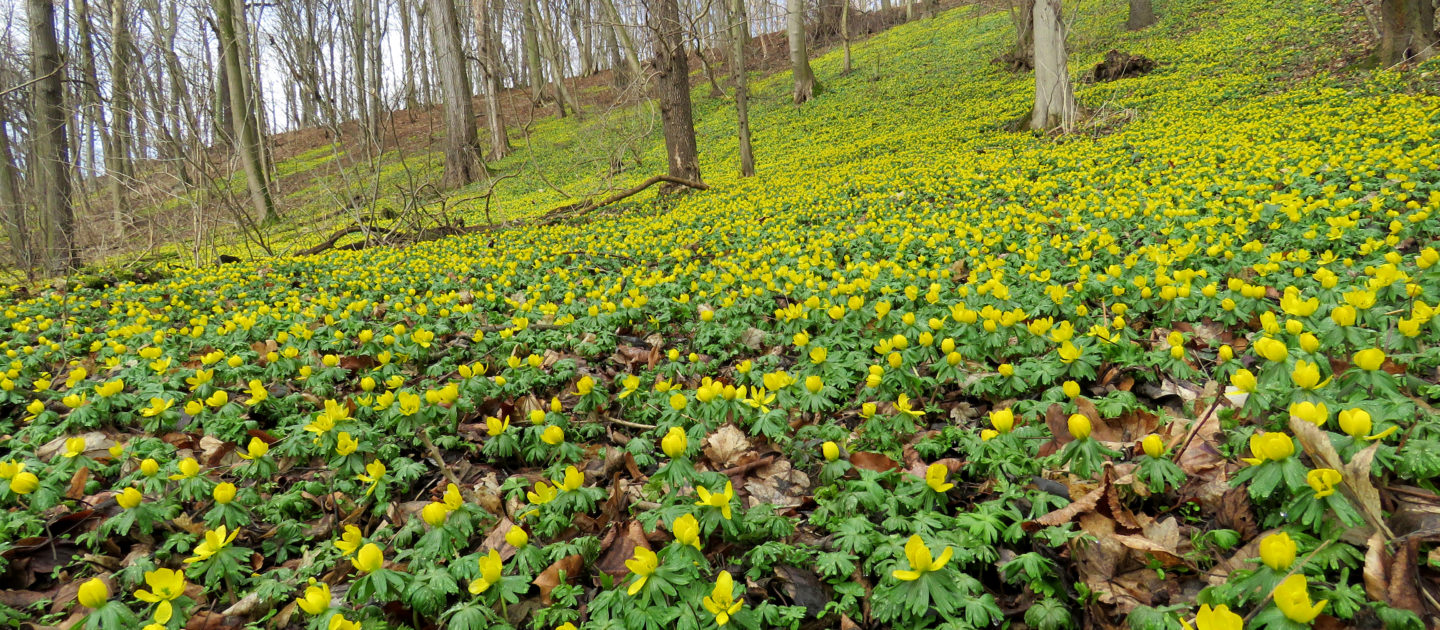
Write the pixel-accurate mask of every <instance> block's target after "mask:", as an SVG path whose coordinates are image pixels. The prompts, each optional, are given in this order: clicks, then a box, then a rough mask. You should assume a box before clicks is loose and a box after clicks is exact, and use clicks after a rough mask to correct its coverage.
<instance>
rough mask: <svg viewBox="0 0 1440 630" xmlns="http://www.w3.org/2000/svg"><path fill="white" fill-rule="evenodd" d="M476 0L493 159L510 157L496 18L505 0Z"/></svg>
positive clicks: (482, 72) (476, 27)
mask: <svg viewBox="0 0 1440 630" xmlns="http://www.w3.org/2000/svg"><path fill="white" fill-rule="evenodd" d="M491 1H492V0H472V3H473V6H474V9H475V38H476V41H477V42H479V47H478V50H477V54H478V55H479V57H480V82H481V83H482V84H483V85H484V89H485V120H486V123H487V125H488V127H489V128H490V159H491V160H498V159H500V158H503V157H505V156H507V155H509V154H510V139H509V137H507V136H506V135H505V120H504V118H503V117H502V116H501V112H500V55H499V48H500V45H499V41H498V40H497V35H496V33H495V23H494V22H495V21H494V19H493V16H496V15H499V14H500V11H499V8H500V7H501V6H502V0H494V2H495V4H494V6H491V4H490V2H491Z"/></svg>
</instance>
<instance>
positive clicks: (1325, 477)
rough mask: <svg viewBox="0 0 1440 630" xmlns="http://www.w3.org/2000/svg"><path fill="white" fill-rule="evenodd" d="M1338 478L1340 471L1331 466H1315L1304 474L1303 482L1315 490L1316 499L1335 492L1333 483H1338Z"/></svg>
mask: <svg viewBox="0 0 1440 630" xmlns="http://www.w3.org/2000/svg"><path fill="white" fill-rule="evenodd" d="M1340 480H1341V475H1340V471H1338V470H1335V469H1333V468H1316V469H1315V470H1312V471H1310V472H1308V473H1306V474H1305V483H1308V484H1310V487H1311V488H1313V489H1314V490H1315V498H1317V499H1323V498H1325V497H1328V496H1330V495H1332V494H1335V485H1336V484H1338V483H1340Z"/></svg>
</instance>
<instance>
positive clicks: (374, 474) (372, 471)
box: [355, 459, 385, 497]
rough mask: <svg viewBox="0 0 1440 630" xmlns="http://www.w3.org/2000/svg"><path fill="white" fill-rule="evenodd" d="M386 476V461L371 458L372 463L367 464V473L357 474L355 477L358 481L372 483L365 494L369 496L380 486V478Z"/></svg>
mask: <svg viewBox="0 0 1440 630" xmlns="http://www.w3.org/2000/svg"><path fill="white" fill-rule="evenodd" d="M384 478H385V463H384V462H382V461H380V460H378V459H376V460H371V462H370V463H368V464H365V474H363V475H356V476H355V479H356V480H357V481H363V482H365V483H367V484H370V486H369V487H368V488H366V489H365V496H367V497H368V496H370V495H371V494H372V493H374V492H375V487H376V486H379V485H380V480H381V479H384Z"/></svg>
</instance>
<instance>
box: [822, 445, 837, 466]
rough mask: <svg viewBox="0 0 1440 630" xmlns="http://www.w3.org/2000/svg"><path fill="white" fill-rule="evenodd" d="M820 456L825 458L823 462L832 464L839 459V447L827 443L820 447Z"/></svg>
mask: <svg viewBox="0 0 1440 630" xmlns="http://www.w3.org/2000/svg"><path fill="white" fill-rule="evenodd" d="M820 454H821V455H824V456H825V461H827V462H833V461H835V460H836V459H839V458H840V445H838V444H836V443H834V442H828V441H827V442H825V443H824V444H821V445H820Z"/></svg>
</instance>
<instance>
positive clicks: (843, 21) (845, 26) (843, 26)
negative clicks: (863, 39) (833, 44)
mask: <svg viewBox="0 0 1440 630" xmlns="http://www.w3.org/2000/svg"><path fill="white" fill-rule="evenodd" d="M841 1H842V2H844V3H845V4H844V6H842V7H840V39H841V40H843V41H844V42H845V65H844V66H843V67H842V68H841V69H840V74H850V70H852V68H851V65H850V0H841Z"/></svg>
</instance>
